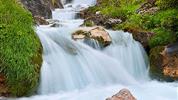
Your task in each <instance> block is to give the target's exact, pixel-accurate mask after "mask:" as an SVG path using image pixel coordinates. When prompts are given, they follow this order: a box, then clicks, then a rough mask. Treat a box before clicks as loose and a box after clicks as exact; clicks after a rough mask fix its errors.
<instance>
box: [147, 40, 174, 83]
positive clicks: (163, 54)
mask: <svg viewBox="0 0 178 100" xmlns="http://www.w3.org/2000/svg"><path fill="white" fill-rule="evenodd" d="M175 48H178V45H176V43H175V44H173V45H171V46H170V45H168V46H161V47H155V48H153V49H151V51H150V64H151V66H150V75H151V76H152V77H153V78H155V79H158V80H161V81H174V80H178V66H177V65H178V49H175ZM170 51H171V52H170Z"/></svg>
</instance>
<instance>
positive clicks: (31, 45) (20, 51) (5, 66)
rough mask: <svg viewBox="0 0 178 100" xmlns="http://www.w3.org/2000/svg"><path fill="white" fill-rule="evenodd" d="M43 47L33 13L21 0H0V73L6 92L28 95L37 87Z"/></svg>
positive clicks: (7, 93)
mask: <svg viewBox="0 0 178 100" xmlns="http://www.w3.org/2000/svg"><path fill="white" fill-rule="evenodd" d="M41 51H42V48H41V44H40V42H39V39H38V38H37V36H36V34H35V32H34V28H33V19H32V15H31V13H30V12H28V11H26V10H25V9H24V8H23V7H22V6H21V4H19V2H18V0H0V75H4V76H5V86H7V88H8V89H7V91H6V93H3V94H5V95H10V96H25V95H29V94H31V93H32V92H34V91H35V89H36V87H37V85H38V78H39V69H40V66H41V62H42V58H41ZM0 89H1V87H0ZM3 94H2V93H0V95H3Z"/></svg>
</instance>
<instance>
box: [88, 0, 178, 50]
mask: <svg viewBox="0 0 178 100" xmlns="http://www.w3.org/2000/svg"><path fill="white" fill-rule="evenodd" d="M98 1H99V6H94V7H91V8H89V11H90V12H97V11H101V14H103V15H105V16H109V17H110V18H120V19H122V21H123V23H121V24H118V25H115V26H114V27H113V29H122V30H125V29H137V30H139V31H148V32H153V33H155V35H154V36H153V37H152V38H151V39H150V41H149V46H150V47H151V48H153V47H156V46H164V45H167V44H169V43H172V42H174V41H176V40H177V39H178V1H177V0H156V3H155V4H152V5H151V6H153V7H158V8H159V10H158V11H157V12H154V13H151V14H150V13H143V14H139V13H138V12H137V11H138V10H139V8H140V7H141V5H143V4H144V3H145V2H146V1H147V0H98ZM140 10H142V9H140Z"/></svg>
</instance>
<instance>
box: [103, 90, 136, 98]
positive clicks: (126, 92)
mask: <svg viewBox="0 0 178 100" xmlns="http://www.w3.org/2000/svg"><path fill="white" fill-rule="evenodd" d="M106 100H136V98H135V97H134V96H133V95H132V94H131V93H130V91H129V90H128V89H122V90H120V91H119V92H118V93H117V94H115V95H113V96H112V97H111V98H107V99H106Z"/></svg>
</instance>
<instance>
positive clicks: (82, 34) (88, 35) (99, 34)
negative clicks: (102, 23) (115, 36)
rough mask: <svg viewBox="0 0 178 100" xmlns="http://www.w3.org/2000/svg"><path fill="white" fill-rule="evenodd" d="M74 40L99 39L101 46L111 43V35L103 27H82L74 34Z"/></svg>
mask: <svg viewBox="0 0 178 100" xmlns="http://www.w3.org/2000/svg"><path fill="white" fill-rule="evenodd" d="M72 39H74V40H87V39H93V40H96V41H98V43H99V44H100V46H101V47H106V46H108V45H110V44H111V41H112V40H111V37H110V35H109V33H108V32H107V31H105V29H104V28H103V27H98V26H97V27H94V28H91V29H89V30H85V29H81V30H78V31H76V32H74V33H73V34H72Z"/></svg>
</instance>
